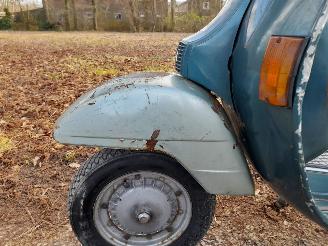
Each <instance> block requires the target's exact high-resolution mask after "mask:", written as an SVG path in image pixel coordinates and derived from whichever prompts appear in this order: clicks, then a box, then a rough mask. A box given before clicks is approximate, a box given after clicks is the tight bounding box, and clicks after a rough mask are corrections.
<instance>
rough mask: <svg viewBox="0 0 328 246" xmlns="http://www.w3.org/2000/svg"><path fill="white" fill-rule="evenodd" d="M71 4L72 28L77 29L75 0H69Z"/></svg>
mask: <svg viewBox="0 0 328 246" xmlns="http://www.w3.org/2000/svg"><path fill="white" fill-rule="evenodd" d="M71 4H72V10H71V11H72V15H73V30H75V31H76V30H77V14H76V5H75V0H71Z"/></svg>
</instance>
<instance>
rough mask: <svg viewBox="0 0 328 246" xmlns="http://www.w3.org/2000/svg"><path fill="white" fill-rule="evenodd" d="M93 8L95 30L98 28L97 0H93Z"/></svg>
mask: <svg viewBox="0 0 328 246" xmlns="http://www.w3.org/2000/svg"><path fill="white" fill-rule="evenodd" d="M92 9H93V30H95V31H97V30H98V11H97V0H92Z"/></svg>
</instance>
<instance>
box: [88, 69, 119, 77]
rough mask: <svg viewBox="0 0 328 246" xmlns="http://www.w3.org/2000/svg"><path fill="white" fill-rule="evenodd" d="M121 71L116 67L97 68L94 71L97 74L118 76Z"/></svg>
mask: <svg viewBox="0 0 328 246" xmlns="http://www.w3.org/2000/svg"><path fill="white" fill-rule="evenodd" d="M119 73H120V71H119V70H117V69H115V68H97V69H96V70H95V71H94V74H95V75H97V76H117V75H118V74H119Z"/></svg>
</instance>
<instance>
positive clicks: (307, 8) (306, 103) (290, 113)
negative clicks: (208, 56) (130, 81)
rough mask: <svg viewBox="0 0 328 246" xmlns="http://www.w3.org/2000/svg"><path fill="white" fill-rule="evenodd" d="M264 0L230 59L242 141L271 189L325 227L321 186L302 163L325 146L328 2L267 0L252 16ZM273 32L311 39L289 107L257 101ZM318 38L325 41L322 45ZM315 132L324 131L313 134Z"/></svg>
mask: <svg viewBox="0 0 328 246" xmlns="http://www.w3.org/2000/svg"><path fill="white" fill-rule="evenodd" d="M265 2H266V1H262V0H256V1H254V2H253V5H252V6H251V7H250V9H249V11H248V13H247V16H246V18H245V21H244V23H243V25H242V27H241V29H240V35H239V37H238V40H237V43H236V48H235V50H234V54H233V58H232V90H233V91H232V93H233V99H234V103H235V106H236V110H237V111H238V113H239V114H240V117H241V120H242V121H243V123H244V124H245V140H246V142H245V145H246V146H247V147H248V150H249V153H250V155H251V158H252V161H253V162H254V164H255V166H256V169H257V170H258V171H259V172H260V174H261V175H262V176H263V177H264V178H265V179H266V180H267V181H268V182H269V183H270V185H271V186H272V187H273V188H274V189H275V191H277V193H279V194H280V195H281V196H282V197H283V198H285V199H286V200H287V201H289V202H290V203H291V204H292V205H293V206H295V207H296V208H298V209H299V210H300V211H302V213H304V214H305V215H307V216H308V217H310V218H311V219H312V220H314V221H316V222H317V223H319V224H321V225H323V226H325V227H327V226H328V217H327V216H326V215H325V214H324V212H323V210H322V209H320V206H318V204H317V203H316V201H315V197H314V193H313V189H318V188H317V187H319V185H318V184H317V183H316V182H317V181H316V182H313V181H314V180H313V179H312V180H311V177H314V176H317V175H313V174H308V173H307V171H306V162H307V161H309V160H311V159H313V158H314V157H316V156H318V155H319V154H321V153H322V152H323V151H324V150H326V149H327V144H326V143H327V138H325V136H326V135H327V134H326V131H327V126H326V124H323V122H322V121H321V120H322V119H324V117H326V116H324V115H326V113H327V104H326V101H325V98H326V95H322V94H324V93H325V91H326V86H327V84H326V83H327V82H326V81H321V80H322V79H323V78H324V79H325V80H326V77H325V76H324V73H325V72H326V70H322V68H325V66H326V65H327V62H326V61H325V62H322V63H321V65H320V64H319V63H320V59H321V61H323V57H324V56H325V55H326V53H322V54H320V52H325V48H324V46H325V47H328V42H325V41H323V40H324V39H326V38H325V37H324V35H325V34H324V33H325V32H323V30H324V27H325V25H326V21H327V1H325V0H317V1H306V0H298V1H271V2H270V3H267V6H266V8H265V11H263V13H262V16H260V17H258V18H255V20H253V19H252V18H254V11H255V12H256V9H257V8H260V7H261V5H262V4H265ZM250 30H251V33H250ZM322 34H324V35H322ZM272 35H278V36H279V35H281V36H301V37H305V38H308V39H309V44H308V46H307V48H306V51H305V52H304V55H303V58H302V61H301V65H300V67H299V71H298V75H297V77H296V80H295V86H294V91H293V95H292V96H293V104H292V106H291V107H277V106H273V105H270V104H268V103H267V102H264V101H261V100H259V81H260V71H261V64H262V62H263V58H264V54H265V51H266V48H267V45H268V41H269V39H270V37H271V36H272ZM320 40H321V41H320ZM320 42H325V44H322V45H321V46H320ZM319 71H321V72H320V73H319ZM308 84H309V87H308V88H307V85H308ZM311 90H312V92H311ZM304 96H305V99H304ZM324 101H325V102H324ZM319 114H320V115H321V117H322V118H321V120H320V116H319ZM318 131H320V132H322V134H323V135H321V134H320V135H318V134H316V135H313V133H318ZM319 138H321V140H319ZM311 143H313V144H311ZM304 144H305V145H304ZM327 177H328V175H327ZM321 180H323V179H321ZM325 180H326V185H324V184H325V183H322V184H321V186H320V187H321V188H322V187H323V186H326V187H328V186H327V181H328V179H325ZM313 183H316V184H315V185H314V184H313ZM326 190H327V189H326ZM320 192H321V193H322V192H323V190H322V189H321V190H320ZM325 199H327V197H326V198H325Z"/></svg>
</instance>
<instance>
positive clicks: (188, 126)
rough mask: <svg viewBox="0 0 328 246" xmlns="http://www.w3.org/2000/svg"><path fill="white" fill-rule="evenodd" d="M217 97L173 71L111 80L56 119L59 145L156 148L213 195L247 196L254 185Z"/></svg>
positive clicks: (135, 148)
mask: <svg viewBox="0 0 328 246" xmlns="http://www.w3.org/2000/svg"><path fill="white" fill-rule="evenodd" d="M227 124H228V122H227V121H226V120H225V117H224V112H223V110H222V109H221V108H220V107H219V103H218V101H217V100H216V99H215V98H214V97H213V96H212V95H211V94H210V93H209V92H207V91H206V90H204V89H203V88H202V87H200V86H198V85H195V84H194V83H192V82H190V81H188V80H186V79H184V78H183V77H181V76H179V75H173V74H158V73H147V74H134V75H130V76H126V77H121V78H117V79H114V80H111V81H109V82H107V83H106V84H104V85H103V86H100V87H98V88H96V89H94V90H93V91H91V92H89V93H87V94H85V95H84V96H82V97H81V98H80V99H78V100H77V101H76V102H75V103H74V104H73V105H72V106H71V107H70V108H69V109H68V110H67V111H66V112H65V113H64V114H63V116H62V117H61V118H60V119H59V120H58V121H57V123H56V129H55V132H54V138H55V139H56V140H57V141H58V142H60V143H63V144H72V145H86V146H99V147H108V148H119V149H132V150H143V151H158V152H162V153H165V154H167V155H170V156H172V157H173V158H175V159H177V160H178V162H180V163H181V165H183V166H184V168H185V169H186V170H187V171H188V172H189V173H190V174H191V175H192V176H193V177H194V178H195V179H196V180H197V181H198V182H199V184H200V185H201V186H202V187H203V188H204V189H205V190H206V191H207V192H209V193H212V194H235V195H248V194H253V193H254V185H253V181H252V178H251V176H250V172H249V169H248V165H247V162H246V160H245V158H244V156H243V154H242V152H241V149H240V148H239V146H238V144H237V142H236V139H235V137H234V134H233V133H232V132H231V131H230V130H229V129H228V128H227Z"/></svg>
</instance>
